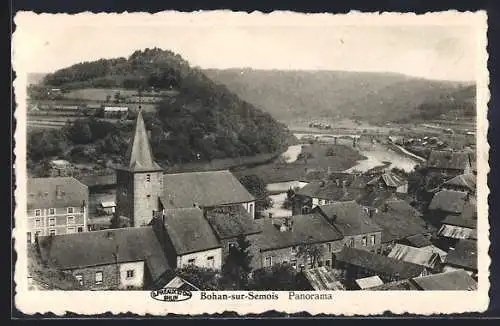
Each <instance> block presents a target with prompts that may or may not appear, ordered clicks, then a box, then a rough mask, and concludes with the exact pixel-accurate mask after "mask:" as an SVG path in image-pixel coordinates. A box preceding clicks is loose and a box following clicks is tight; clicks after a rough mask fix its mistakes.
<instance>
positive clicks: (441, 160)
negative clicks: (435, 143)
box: [427, 150, 473, 170]
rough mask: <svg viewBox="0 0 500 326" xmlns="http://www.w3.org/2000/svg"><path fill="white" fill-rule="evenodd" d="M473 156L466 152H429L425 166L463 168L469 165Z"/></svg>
mask: <svg viewBox="0 0 500 326" xmlns="http://www.w3.org/2000/svg"><path fill="white" fill-rule="evenodd" d="M472 160H473V158H472V157H471V156H470V154H469V153H467V152H451V151H436V150H433V151H431V152H430V154H429V157H428V158H427V167H431V168H437V169H453V170H464V169H465V168H467V167H468V166H471V161H472Z"/></svg>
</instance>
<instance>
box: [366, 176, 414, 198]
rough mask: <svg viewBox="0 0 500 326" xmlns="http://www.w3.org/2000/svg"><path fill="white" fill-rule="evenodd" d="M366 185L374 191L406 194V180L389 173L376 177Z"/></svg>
mask: <svg viewBox="0 0 500 326" xmlns="http://www.w3.org/2000/svg"><path fill="white" fill-rule="evenodd" d="M367 185H368V186H370V187H373V188H375V189H384V190H391V191H394V192H398V193H402V194H406V193H408V180H405V179H403V178H402V177H400V176H398V175H396V174H394V173H391V172H385V173H383V174H381V175H379V176H376V177H375V178H373V179H372V180H370V181H369V182H368V183H367Z"/></svg>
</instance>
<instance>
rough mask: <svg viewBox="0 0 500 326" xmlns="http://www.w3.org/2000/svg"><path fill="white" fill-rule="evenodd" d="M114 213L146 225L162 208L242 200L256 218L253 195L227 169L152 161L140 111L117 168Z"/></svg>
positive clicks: (218, 204)
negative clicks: (185, 169) (168, 166)
mask: <svg viewBox="0 0 500 326" xmlns="http://www.w3.org/2000/svg"><path fill="white" fill-rule="evenodd" d="M116 185H117V189H116V214H117V216H118V217H119V218H121V219H126V220H128V221H130V224H131V226H134V227H138V226H145V225H148V224H149V223H150V222H151V220H152V219H153V217H154V216H156V215H157V214H158V213H159V212H163V213H164V212H165V210H176V209H185V208H192V207H199V208H200V209H202V210H206V209H210V208H215V207H221V206H233V205H236V204H241V205H242V206H243V207H244V209H245V210H246V211H247V212H248V213H249V214H250V215H251V216H252V217H253V218H255V197H254V196H252V195H251V194H250V193H249V192H248V191H247V190H246V188H245V187H244V186H243V185H242V184H241V183H240V182H239V181H238V179H237V178H236V177H235V176H234V175H233V174H232V173H231V172H230V171H228V170H221V171H206V172H189V173H171V174H169V173H165V171H164V170H163V168H162V167H161V166H160V165H158V163H156V162H155V160H154V157H153V152H152V150H151V145H150V143H149V138H148V133H147V130H146V126H145V123H144V119H143V117H142V113H141V112H139V114H138V116H137V121H136V126H135V131H134V134H133V136H132V139H131V142H130V144H129V148H128V150H127V153H126V156H125V161H124V164H123V165H122V166H119V167H117V168H116Z"/></svg>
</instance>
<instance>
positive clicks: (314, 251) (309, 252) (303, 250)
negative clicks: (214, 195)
mask: <svg viewBox="0 0 500 326" xmlns="http://www.w3.org/2000/svg"><path fill="white" fill-rule="evenodd" d="M322 256H323V247H321V246H320V245H317V244H314V243H312V237H309V238H308V239H307V240H306V241H304V243H302V244H301V245H299V246H298V248H297V257H302V258H303V259H304V260H306V261H308V260H310V261H311V267H312V268H314V267H316V264H317V263H318V260H319V259H320V258H321V257H322Z"/></svg>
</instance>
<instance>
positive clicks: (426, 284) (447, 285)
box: [410, 270, 477, 291]
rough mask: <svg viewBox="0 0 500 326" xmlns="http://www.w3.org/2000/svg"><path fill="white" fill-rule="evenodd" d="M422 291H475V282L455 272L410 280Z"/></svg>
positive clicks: (469, 277) (461, 272)
mask: <svg viewBox="0 0 500 326" xmlns="http://www.w3.org/2000/svg"><path fill="white" fill-rule="evenodd" d="M410 282H411V283H412V284H413V285H414V286H415V287H416V288H417V289H418V290H423V291H475V290H477V282H476V281H475V280H474V279H473V278H472V277H471V276H470V275H469V274H468V273H467V272H465V271H461V270H457V271H452V272H445V273H439V274H433V275H427V276H422V277H416V278H412V279H410Z"/></svg>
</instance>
